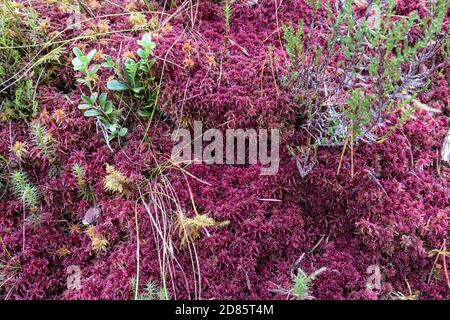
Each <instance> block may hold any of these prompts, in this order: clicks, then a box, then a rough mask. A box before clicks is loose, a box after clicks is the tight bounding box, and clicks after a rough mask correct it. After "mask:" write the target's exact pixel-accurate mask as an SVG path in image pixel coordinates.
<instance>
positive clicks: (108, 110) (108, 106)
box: [103, 101, 113, 115]
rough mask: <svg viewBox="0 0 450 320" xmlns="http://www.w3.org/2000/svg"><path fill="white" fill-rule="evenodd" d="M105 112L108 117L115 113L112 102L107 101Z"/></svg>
mask: <svg viewBox="0 0 450 320" xmlns="http://www.w3.org/2000/svg"><path fill="white" fill-rule="evenodd" d="M103 112H104V113H105V114H106V115H108V114H111V113H112V112H113V105H112V102H111V101H107V102H106V103H105V104H104V108H103Z"/></svg>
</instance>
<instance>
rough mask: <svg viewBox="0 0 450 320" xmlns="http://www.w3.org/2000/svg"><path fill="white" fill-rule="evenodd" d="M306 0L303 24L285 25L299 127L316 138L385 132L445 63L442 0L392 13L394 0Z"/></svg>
mask: <svg viewBox="0 0 450 320" xmlns="http://www.w3.org/2000/svg"><path fill="white" fill-rule="evenodd" d="M307 2H308V4H309V5H310V6H311V8H312V17H311V19H310V22H309V23H308V24H307V25H306V23H305V21H304V20H300V22H299V23H298V25H297V26H294V25H293V24H292V23H289V24H285V25H283V31H284V35H283V39H284V42H285V44H284V47H285V51H286V54H287V56H288V65H287V75H286V77H285V78H284V85H285V87H286V88H288V89H289V90H290V92H291V95H292V97H293V99H294V100H295V101H296V103H297V104H298V115H299V118H300V121H301V122H299V123H300V124H299V127H300V128H301V129H304V130H306V132H307V133H308V135H310V136H311V139H312V141H311V143H312V144H313V145H319V146H340V145H344V146H345V145H347V144H350V143H351V144H353V143H357V142H358V141H360V140H361V141H367V142H374V141H383V140H385V139H386V138H387V137H388V136H389V135H390V134H392V132H393V131H394V130H395V129H396V128H398V127H399V126H400V125H402V124H403V123H405V121H406V120H407V119H409V118H410V117H411V115H412V113H413V112H414V109H415V106H414V105H415V104H414V103H411V102H412V101H415V99H416V97H417V94H418V93H419V92H421V91H422V90H423V89H425V88H426V87H427V84H428V81H429V79H430V77H431V76H432V75H433V74H434V72H435V71H436V70H440V69H442V68H443V67H444V66H445V65H447V63H448V60H446V59H447V58H448V52H447V51H448V49H447V51H446V50H445V48H444V49H443V45H444V44H445V43H446V42H448V34H447V33H446V31H443V30H442V25H443V20H444V17H445V15H446V12H447V9H448V8H447V3H446V1H433V2H429V3H428V4H427V7H426V9H427V11H428V14H427V16H425V17H421V16H419V14H418V13H417V12H416V11H413V12H411V13H409V14H408V15H403V16H400V15H396V14H395V7H396V2H395V1H394V0H389V1H379V0H373V1H368V2H367V3H366V2H360V1H352V0H346V1H337V2H335V3H331V2H325V1H307ZM323 15H325V17H326V20H325V21H326V22H325V23H323V22H322V20H321V19H322V17H323ZM328 25H330V27H329V28H328V27H327V26H328ZM306 30H307V32H305V31H306Z"/></svg>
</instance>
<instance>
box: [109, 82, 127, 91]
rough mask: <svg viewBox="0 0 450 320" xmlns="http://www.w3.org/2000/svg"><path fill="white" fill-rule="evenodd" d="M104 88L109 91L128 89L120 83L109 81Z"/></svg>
mask: <svg viewBox="0 0 450 320" xmlns="http://www.w3.org/2000/svg"><path fill="white" fill-rule="evenodd" d="M106 86H107V87H108V89H109V90H113V91H123V90H127V89H129V87H128V85H127V84H126V83H123V82H120V81H118V80H110V81H108V83H107V85H106Z"/></svg>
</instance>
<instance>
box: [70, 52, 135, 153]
mask: <svg viewBox="0 0 450 320" xmlns="http://www.w3.org/2000/svg"><path fill="white" fill-rule="evenodd" d="M73 52H74V54H75V58H74V59H73V60H72V64H73V67H74V70H75V71H78V72H80V74H81V77H80V78H77V82H79V83H81V84H84V85H85V86H86V87H87V88H88V89H89V92H90V93H89V95H82V96H81V99H82V100H83V102H84V103H82V104H80V105H79V106H78V108H79V109H81V110H85V111H84V115H85V116H86V117H94V118H96V119H97V124H98V126H99V127H100V129H101V132H102V134H103V136H104V138H105V140H106V141H107V143H108V145H109V141H111V140H113V139H114V138H116V137H117V136H120V137H123V136H125V135H126V134H127V131H128V129H127V128H125V127H122V126H121V125H120V122H121V121H120V110H117V109H116V108H115V107H114V105H113V103H112V102H111V101H110V100H108V96H107V94H106V93H101V94H99V93H98V92H97V91H95V89H94V88H95V84H96V81H97V73H98V71H99V69H100V67H101V66H100V65H99V64H94V65H92V66H91V62H92V59H93V58H94V56H95V54H96V50H91V51H90V52H89V53H88V54H86V55H85V54H83V52H82V51H81V50H80V49H79V48H74V49H73Z"/></svg>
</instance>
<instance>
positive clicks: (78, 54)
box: [72, 47, 83, 58]
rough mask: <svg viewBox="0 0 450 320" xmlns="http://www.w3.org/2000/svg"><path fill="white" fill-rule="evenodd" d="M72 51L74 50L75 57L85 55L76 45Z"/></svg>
mask: <svg viewBox="0 0 450 320" xmlns="http://www.w3.org/2000/svg"><path fill="white" fill-rule="evenodd" d="M72 51H73V53H74V54H75V57H77V58H79V57H82V56H83V52H82V51H81V50H80V49H79V48H77V47H74V48H73V49H72Z"/></svg>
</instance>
